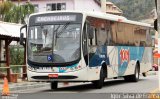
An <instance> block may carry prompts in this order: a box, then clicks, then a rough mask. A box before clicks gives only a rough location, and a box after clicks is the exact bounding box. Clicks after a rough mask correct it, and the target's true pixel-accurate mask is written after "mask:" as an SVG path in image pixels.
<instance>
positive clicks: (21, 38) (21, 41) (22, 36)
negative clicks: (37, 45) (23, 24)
mask: <svg viewBox="0 0 160 99" xmlns="http://www.w3.org/2000/svg"><path fill="white" fill-rule="evenodd" d="M23 41H24V34H23V33H20V45H24V43H23Z"/></svg>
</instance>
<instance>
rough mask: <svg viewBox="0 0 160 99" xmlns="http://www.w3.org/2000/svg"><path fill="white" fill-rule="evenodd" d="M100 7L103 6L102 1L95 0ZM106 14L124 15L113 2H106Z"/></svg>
mask: <svg viewBox="0 0 160 99" xmlns="http://www.w3.org/2000/svg"><path fill="white" fill-rule="evenodd" d="M94 1H95V2H96V3H97V4H98V5H99V6H102V4H101V3H102V1H101V0H94ZM104 8H105V12H106V13H110V14H115V15H122V14H123V11H122V10H121V9H120V8H118V7H117V6H116V5H115V4H113V3H112V2H106V3H105V7H104Z"/></svg>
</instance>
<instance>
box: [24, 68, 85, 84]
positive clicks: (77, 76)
mask: <svg viewBox="0 0 160 99" xmlns="http://www.w3.org/2000/svg"><path fill="white" fill-rule="evenodd" d="M27 75H28V80H29V81H45V82H49V81H88V77H87V68H83V69H81V70H78V71H74V72H68V73H38V72H33V71H29V70H27ZM49 75H57V77H49Z"/></svg>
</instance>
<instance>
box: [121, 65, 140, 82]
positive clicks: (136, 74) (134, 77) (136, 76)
mask: <svg viewBox="0 0 160 99" xmlns="http://www.w3.org/2000/svg"><path fill="white" fill-rule="evenodd" d="M139 73H140V69H139V66H138V64H136V68H135V71H134V74H133V75H129V76H124V80H125V81H131V82H138V80H139Z"/></svg>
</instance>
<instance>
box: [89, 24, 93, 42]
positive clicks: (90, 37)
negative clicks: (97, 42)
mask: <svg viewBox="0 0 160 99" xmlns="http://www.w3.org/2000/svg"><path fill="white" fill-rule="evenodd" d="M88 38H89V39H93V38H94V28H93V27H90V28H89V32H88Z"/></svg>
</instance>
